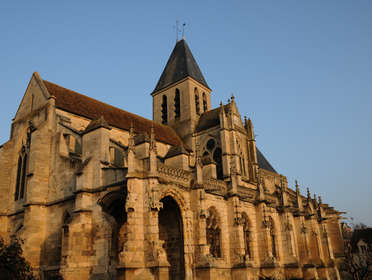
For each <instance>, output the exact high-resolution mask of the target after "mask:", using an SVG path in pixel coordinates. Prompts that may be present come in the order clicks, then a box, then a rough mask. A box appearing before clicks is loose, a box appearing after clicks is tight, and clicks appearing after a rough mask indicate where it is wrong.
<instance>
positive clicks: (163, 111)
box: [161, 95, 168, 124]
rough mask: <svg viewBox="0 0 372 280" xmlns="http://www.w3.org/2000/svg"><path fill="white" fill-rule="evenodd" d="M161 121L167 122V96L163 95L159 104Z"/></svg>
mask: <svg viewBox="0 0 372 280" xmlns="http://www.w3.org/2000/svg"><path fill="white" fill-rule="evenodd" d="M161 123H162V124H167V123H168V105H167V97H166V96H165V95H163V102H162V104H161Z"/></svg>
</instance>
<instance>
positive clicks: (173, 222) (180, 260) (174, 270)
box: [159, 196, 185, 280]
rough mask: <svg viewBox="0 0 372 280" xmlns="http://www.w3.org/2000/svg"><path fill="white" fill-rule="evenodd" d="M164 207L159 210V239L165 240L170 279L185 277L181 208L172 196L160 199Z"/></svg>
mask: <svg viewBox="0 0 372 280" xmlns="http://www.w3.org/2000/svg"><path fill="white" fill-rule="evenodd" d="M160 201H161V202H162V203H163V208H162V209H161V210H160V211H159V239H160V240H164V249H165V251H166V253H167V258H168V261H169V263H170V265H171V266H170V268H169V279H171V280H176V279H177V280H178V279H185V259H184V250H183V249H184V241H183V224H182V216H181V210H180V208H179V207H178V204H177V202H176V201H175V200H174V199H173V198H172V197H170V196H166V197H164V198H163V199H161V200H160Z"/></svg>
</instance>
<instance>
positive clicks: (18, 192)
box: [14, 146, 28, 200]
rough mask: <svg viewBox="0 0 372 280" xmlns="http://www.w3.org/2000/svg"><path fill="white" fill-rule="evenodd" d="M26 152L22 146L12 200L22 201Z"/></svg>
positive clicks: (25, 173) (24, 185)
mask: <svg viewBox="0 0 372 280" xmlns="http://www.w3.org/2000/svg"><path fill="white" fill-rule="evenodd" d="M27 151H28V148H27V147H26V146H23V147H22V150H21V152H20V155H19V157H18V166H17V180H16V188H15V192H14V200H19V199H23V197H24V195H25V188H26V176H27Z"/></svg>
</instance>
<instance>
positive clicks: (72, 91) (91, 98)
mask: <svg viewBox="0 0 372 280" xmlns="http://www.w3.org/2000/svg"><path fill="white" fill-rule="evenodd" d="M42 81H43V82H47V83H50V84H53V85H55V86H57V87H60V88H62V89H65V90H67V91H69V92H71V93H74V94H78V95H81V96H84V97H85V98H88V99H90V100H93V101H95V102H99V103H101V104H104V105H106V106H110V107H111V108H114V109H117V110H120V111H122V112H125V113H128V114H129V115H132V116H135V117H136V118H141V119H143V120H146V121H150V122H152V123H154V124H155V125H157V126H162V127H169V126H165V125H164V124H160V123H156V122H155V121H153V120H150V119H147V118H144V117H142V116H140V115H137V114H134V113H131V112H128V111H127V110H124V109H121V108H119V107H116V106H113V105H111V104H108V103H105V102H102V101H100V100H98V99H95V98H93V97H90V96H88V95H85V94H82V93H79V92H77V91H74V90H72V89H68V88H66V87H63V86H61V85H58V84H56V83H53V82H50V81H47V80H44V79H43V80H42ZM51 95H52V94H51Z"/></svg>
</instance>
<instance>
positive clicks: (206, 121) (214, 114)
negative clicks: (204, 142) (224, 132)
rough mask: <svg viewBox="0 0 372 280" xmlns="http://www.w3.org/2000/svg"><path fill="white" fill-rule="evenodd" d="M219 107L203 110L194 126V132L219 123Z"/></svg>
mask: <svg viewBox="0 0 372 280" xmlns="http://www.w3.org/2000/svg"><path fill="white" fill-rule="evenodd" d="M220 109H221V107H218V108H216V109H213V110H210V111H207V112H204V113H203V114H202V115H201V116H200V118H199V121H198V124H197V125H196V127H195V132H200V131H203V130H206V129H208V128H211V127H214V126H217V125H219V124H220V116H219V114H220Z"/></svg>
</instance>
